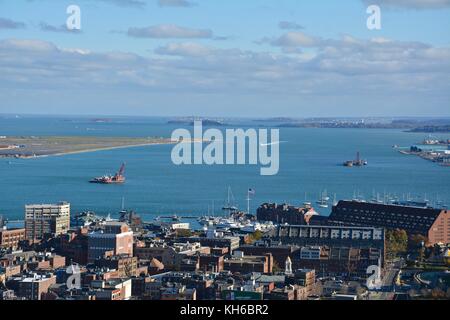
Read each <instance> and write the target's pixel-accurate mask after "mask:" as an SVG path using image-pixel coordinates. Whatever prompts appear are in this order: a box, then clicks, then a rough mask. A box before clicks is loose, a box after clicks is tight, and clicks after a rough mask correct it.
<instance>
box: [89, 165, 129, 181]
mask: <svg viewBox="0 0 450 320" xmlns="http://www.w3.org/2000/svg"><path fill="white" fill-rule="evenodd" d="M124 172H125V163H122V166H121V167H120V169H119V171H118V172H117V173H116V174H115V175H114V176H111V175H104V176H102V177H97V178H94V179H92V180H91V181H89V182H90V183H98V184H121V183H125V176H124Z"/></svg>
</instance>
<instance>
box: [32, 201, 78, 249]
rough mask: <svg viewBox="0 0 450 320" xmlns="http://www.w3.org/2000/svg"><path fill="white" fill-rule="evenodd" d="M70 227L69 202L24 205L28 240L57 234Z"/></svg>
mask: <svg viewBox="0 0 450 320" xmlns="http://www.w3.org/2000/svg"><path fill="white" fill-rule="evenodd" d="M69 228H70V204H69V203H67V202H60V203H57V204H31V205H26V206H25V234H26V239H28V240H32V241H34V240H41V239H43V238H44V237H45V236H46V235H51V236H55V235H59V234H62V233H65V232H67V231H68V230H69Z"/></svg>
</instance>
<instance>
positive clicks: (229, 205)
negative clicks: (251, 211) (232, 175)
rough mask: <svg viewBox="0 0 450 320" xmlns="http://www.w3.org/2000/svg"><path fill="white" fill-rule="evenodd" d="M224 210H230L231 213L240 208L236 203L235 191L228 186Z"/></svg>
mask: <svg viewBox="0 0 450 320" xmlns="http://www.w3.org/2000/svg"><path fill="white" fill-rule="evenodd" d="M222 210H223V211H228V212H229V213H230V214H231V213H233V212H236V211H238V208H237V207H236V205H235V200H234V196H233V192H232V191H231V187H228V198H227V202H226V203H225V205H224V206H223V207H222Z"/></svg>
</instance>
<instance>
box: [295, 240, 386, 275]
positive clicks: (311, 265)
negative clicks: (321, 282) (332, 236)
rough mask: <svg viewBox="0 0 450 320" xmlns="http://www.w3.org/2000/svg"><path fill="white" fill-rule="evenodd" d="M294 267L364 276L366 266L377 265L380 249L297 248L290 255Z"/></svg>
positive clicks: (327, 273) (333, 273)
mask: <svg viewBox="0 0 450 320" xmlns="http://www.w3.org/2000/svg"><path fill="white" fill-rule="evenodd" d="M291 259H292V264H293V268H294V269H312V270H315V271H316V274H320V275H321V276H326V275H337V276H358V277H363V278H364V277H366V276H367V268H368V267H369V266H372V265H379V264H380V262H381V261H382V255H381V251H380V250H379V249H376V248H370V249H360V248H348V247H327V246H314V247H304V248H301V249H300V250H298V252H296V253H295V254H294V255H293V256H292V257H291Z"/></svg>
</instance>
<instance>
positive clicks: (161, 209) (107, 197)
mask: <svg viewBox="0 0 450 320" xmlns="http://www.w3.org/2000/svg"><path fill="white" fill-rule="evenodd" d="M166 121H167V119H145V118H143V119H138V118H127V119H114V121H113V122H111V123H94V122H92V121H90V120H89V119H83V118H79V119H69V121H68V120H67V118H64V119H63V118H56V117H55V118H36V117H22V118H18V119H16V118H11V117H9V118H5V117H4V118H0V136H1V135H25V136H29V135H36V136H39V135H92V136H100V135H101V136H133V137H147V136H165V137H169V136H170V134H171V132H172V130H173V129H175V128H176V127H178V126H171V125H167V124H166ZM245 124H251V121H247V122H245V121H243V122H241V123H239V124H238V125H237V126H244V125H245ZM253 125H254V124H253ZM425 137H426V136H425V135H424V134H417V133H405V132H402V131H399V130H358V129H295V128H286V129H281V132H280V139H281V140H283V141H286V143H283V144H281V145H280V148H281V150H280V172H279V174H278V175H277V176H272V177H263V176H260V175H259V166H212V167H208V166H175V165H173V164H172V162H171V159H170V152H171V149H172V146H148V147H139V148H128V149H117V150H110V151H99V152H92V153H83V154H75V155H67V156H61V157H48V158H38V159H29V160H16V159H14V160H11V159H0V176H1V179H0V214H1V215H3V216H5V217H8V218H10V219H22V218H23V211H24V209H23V208H24V205H25V204H27V203H47V202H56V201H61V200H64V201H69V202H70V203H71V204H72V212H80V211H85V210H93V211H96V212H97V213H99V214H108V213H113V214H114V213H116V212H118V211H119V210H120V207H121V202H122V197H124V198H125V205H126V207H127V208H129V209H134V210H136V211H137V212H138V213H140V214H141V215H143V216H144V217H145V218H147V219H150V218H154V217H156V216H159V215H172V214H178V215H183V214H186V215H203V214H206V213H208V207H211V206H212V202H213V201H214V203H215V208H216V214H218V213H219V211H220V210H219V209H220V207H222V206H223V204H224V201H225V198H226V194H227V188H228V186H231V188H232V190H233V193H234V195H235V198H236V200H237V202H238V203H239V205H240V207H241V208H243V209H245V208H246V201H245V197H246V191H247V189H248V188H254V189H255V190H256V195H255V196H254V199H253V201H252V203H251V206H252V210H255V208H256V207H257V205H259V204H260V203H262V202H267V201H274V202H284V201H287V202H289V203H292V204H297V205H299V204H301V203H303V202H304V201H305V193H306V197H307V200H309V201H312V202H314V201H316V200H317V198H318V196H319V193H320V192H321V191H322V190H324V189H326V190H327V191H328V195H329V196H330V197H331V198H333V194H334V193H336V196H337V199H344V198H345V199H350V198H352V197H353V195H354V193H355V192H357V193H358V192H359V194H360V195H364V196H365V197H366V198H367V199H370V198H371V197H372V194H373V191H374V190H375V192H379V193H380V194H381V195H382V194H383V193H384V192H386V193H391V194H394V193H395V194H397V195H398V196H399V197H400V198H402V197H403V195H404V194H408V193H409V194H410V195H411V197H420V198H423V197H424V195H425V194H426V195H427V197H428V198H429V199H430V200H436V199H437V198H438V199H440V200H443V201H444V202H445V203H447V204H450V168H444V167H440V166H438V165H437V164H434V163H431V162H428V161H425V160H422V159H420V158H417V157H413V156H404V155H401V154H399V153H398V152H397V151H396V150H394V149H393V148H392V145H394V144H397V145H399V146H406V147H409V146H410V145H412V144H415V143H417V142H420V141H422V140H423V139H424V138H425ZM443 138H450V137H449V136H443ZM358 150H359V151H360V152H361V154H362V156H363V158H365V159H367V160H368V161H369V166H368V167H364V168H345V167H343V166H341V163H342V162H343V161H345V160H350V159H353V158H354V157H355V153H356V151H358ZM9 161H11V163H9ZM122 162H126V163H127V171H126V176H127V182H126V184H124V185H117V186H108V185H94V184H89V183H88V180H89V179H91V178H92V177H95V176H99V175H102V174H105V173H115V172H116V171H117V169H118V167H119V166H120V164H121V163H122ZM210 210H211V209H210ZM319 211H321V213H322V214H325V215H327V214H329V211H330V209H321V210H319Z"/></svg>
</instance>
